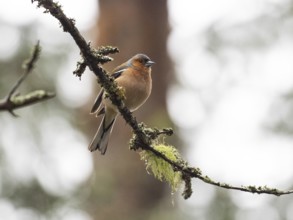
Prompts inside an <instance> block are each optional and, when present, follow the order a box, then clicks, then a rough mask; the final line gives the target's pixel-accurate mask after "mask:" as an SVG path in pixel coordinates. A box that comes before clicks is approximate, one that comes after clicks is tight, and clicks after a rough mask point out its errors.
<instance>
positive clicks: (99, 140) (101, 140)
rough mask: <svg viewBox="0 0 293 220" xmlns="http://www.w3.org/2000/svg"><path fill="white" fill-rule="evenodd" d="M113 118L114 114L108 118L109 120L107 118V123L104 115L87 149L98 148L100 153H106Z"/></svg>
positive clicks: (93, 149)
mask: <svg viewBox="0 0 293 220" xmlns="http://www.w3.org/2000/svg"><path fill="white" fill-rule="evenodd" d="M115 119H116V116H114V117H113V118H110V120H107V121H109V123H107V121H106V115H105V116H104V118H103V121H102V123H101V124H100V127H99V129H98V131H97V133H96V134H95V136H94V139H93V140H92V142H91V143H90V145H89V150H90V151H91V152H93V151H95V150H99V151H100V152H101V154H103V155H104V154H105V153H106V150H107V146H108V141H109V137H110V134H111V132H112V128H113V125H114V122H115Z"/></svg>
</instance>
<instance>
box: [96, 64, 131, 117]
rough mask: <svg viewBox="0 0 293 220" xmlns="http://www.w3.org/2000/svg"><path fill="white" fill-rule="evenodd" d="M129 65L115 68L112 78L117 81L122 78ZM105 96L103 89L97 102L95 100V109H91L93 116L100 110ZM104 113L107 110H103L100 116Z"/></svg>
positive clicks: (99, 113)
mask: <svg viewBox="0 0 293 220" xmlns="http://www.w3.org/2000/svg"><path fill="white" fill-rule="evenodd" d="M127 67H128V66H127V65H124V64H123V65H120V66H118V67H117V68H115V69H114V70H113V73H112V74H111V76H112V77H114V78H115V79H117V78H118V77H120V76H121V74H122V73H123V72H124V71H125V70H126V69H127ZM103 95H104V89H101V91H100V93H99V94H98V96H97V98H96V100H95V102H94V105H93V107H92V109H91V114H93V113H95V112H97V111H98V109H99V107H100V105H101V103H102V100H103ZM103 113H105V109H104V108H102V109H101V110H100V111H99V112H98V115H101V114H103Z"/></svg>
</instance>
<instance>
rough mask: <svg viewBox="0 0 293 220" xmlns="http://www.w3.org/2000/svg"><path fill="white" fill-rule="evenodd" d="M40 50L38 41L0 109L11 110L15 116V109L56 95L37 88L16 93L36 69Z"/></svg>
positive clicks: (1, 102)
mask: <svg viewBox="0 0 293 220" xmlns="http://www.w3.org/2000/svg"><path fill="white" fill-rule="evenodd" d="M40 52H41V47H40V43H39V42H37V44H36V45H35V46H34V48H33V52H32V55H31V56H30V58H29V59H28V60H27V61H25V63H24V72H23V74H22V76H21V77H20V78H19V79H18V80H17V81H16V83H15V84H14V86H13V87H12V89H11V90H10V92H9V93H8V95H7V96H6V98H4V99H2V100H0V111H9V112H10V113H11V114H12V115H13V116H17V115H16V114H15V113H14V112H13V110H14V109H17V108H22V107H25V106H28V105H32V104H35V103H38V102H42V101H45V100H47V99H50V98H53V97H54V96H55V94H54V93H50V92H46V91H44V90H35V91H32V92H30V93H28V94H26V95H19V94H15V93H16V90H17V89H18V88H19V86H20V85H21V84H22V83H23V81H24V80H25V79H26V78H27V76H28V75H29V74H30V73H31V72H32V70H33V69H34V67H35V64H36V62H37V60H38V59H39V56H40Z"/></svg>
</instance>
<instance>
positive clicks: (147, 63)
mask: <svg viewBox="0 0 293 220" xmlns="http://www.w3.org/2000/svg"><path fill="white" fill-rule="evenodd" d="M153 64H155V62H154V61H151V60H149V61H148V62H146V64H145V66H146V67H150V66H152V65H153Z"/></svg>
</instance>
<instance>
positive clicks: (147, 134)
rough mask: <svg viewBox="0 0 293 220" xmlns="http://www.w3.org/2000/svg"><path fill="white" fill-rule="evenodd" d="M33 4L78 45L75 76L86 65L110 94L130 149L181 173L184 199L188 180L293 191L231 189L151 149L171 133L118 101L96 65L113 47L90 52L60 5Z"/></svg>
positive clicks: (112, 84)
mask: <svg viewBox="0 0 293 220" xmlns="http://www.w3.org/2000/svg"><path fill="white" fill-rule="evenodd" d="M35 1H36V2H38V7H43V8H45V9H46V11H45V12H49V13H50V14H51V15H52V16H54V17H55V18H57V19H58V20H59V22H60V23H61V25H62V27H63V30H64V31H66V32H68V33H69V34H70V35H71V36H72V38H73V39H74V41H75V42H76V44H77V46H78V47H79V49H80V52H81V55H82V62H80V63H79V64H78V68H77V70H76V71H75V73H76V74H77V73H78V74H77V75H78V76H79V77H80V76H81V75H82V73H83V71H84V69H85V65H87V66H88V67H89V68H90V69H91V70H92V71H93V72H94V74H95V75H96V76H97V77H98V79H99V83H100V84H101V85H102V87H103V88H104V89H105V91H106V92H107V93H108V94H109V97H110V99H111V101H112V102H113V103H114V104H115V105H116V106H117V108H118V110H119V112H120V113H121V115H122V116H123V118H124V119H125V121H126V122H127V123H128V124H129V125H130V126H131V127H132V129H133V132H134V134H135V137H134V138H133V139H132V143H131V146H132V149H137V147H139V148H141V149H143V150H147V151H150V152H152V153H153V154H155V155H156V156H158V157H160V158H162V159H163V160H165V161H166V162H168V163H169V164H170V165H171V166H172V167H173V169H174V170H176V171H180V172H181V173H182V178H183V180H184V182H185V190H184V193H183V196H184V198H188V197H190V195H191V193H192V190H191V181H190V180H191V178H197V179H200V180H202V181H203V182H205V183H208V184H211V185H214V186H218V187H221V188H226V189H233V190H239V191H244V192H249V193H257V194H272V195H276V196H280V195H285V194H291V193H293V190H288V191H282V190H279V189H275V188H269V187H267V186H232V185H229V184H226V183H221V182H217V181H214V180H212V179H210V178H209V177H208V176H206V175H203V174H202V172H201V170H200V169H199V168H194V167H190V166H188V164H187V162H185V161H179V162H174V161H172V160H170V159H169V158H168V157H167V156H165V155H164V154H162V153H161V152H159V151H157V150H156V149H154V148H153V147H152V141H153V139H155V138H157V137H158V136H159V135H161V134H166V135H171V134H172V130H170V129H163V130H161V131H160V130H156V129H147V128H145V126H144V125H143V124H138V123H137V121H136V119H135V118H134V117H133V116H132V114H131V112H130V111H129V110H128V109H127V108H126V107H125V106H124V104H123V101H122V100H121V97H120V96H119V93H118V91H119V89H118V87H117V85H116V84H115V82H114V80H113V78H112V77H110V76H109V75H107V74H106V71H105V70H104V69H102V68H101V67H100V66H98V65H99V64H103V63H105V62H107V61H110V60H111V58H109V57H108V56H107V55H108V54H111V53H116V52H118V49H117V48H113V47H109V48H105V47H102V48H100V49H98V50H94V49H92V48H91V46H90V44H88V43H86V41H85V39H84V38H83V37H82V36H81V34H80V32H79V31H78V29H77V28H76V27H75V24H74V20H73V19H69V18H67V17H66V15H65V14H64V12H63V11H62V9H61V7H60V5H58V4H57V3H55V2H53V1H52V0H32V2H35Z"/></svg>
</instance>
